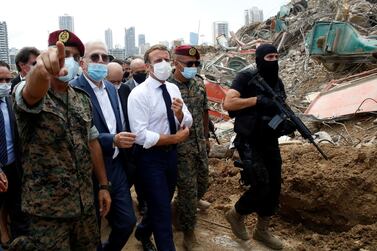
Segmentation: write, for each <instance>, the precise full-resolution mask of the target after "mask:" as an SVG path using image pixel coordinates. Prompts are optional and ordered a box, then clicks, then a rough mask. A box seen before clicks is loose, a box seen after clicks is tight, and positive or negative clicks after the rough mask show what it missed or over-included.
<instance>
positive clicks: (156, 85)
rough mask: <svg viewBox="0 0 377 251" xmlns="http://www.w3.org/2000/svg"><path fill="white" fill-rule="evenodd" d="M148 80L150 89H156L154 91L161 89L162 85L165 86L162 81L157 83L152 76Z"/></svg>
mask: <svg viewBox="0 0 377 251" xmlns="http://www.w3.org/2000/svg"><path fill="white" fill-rule="evenodd" d="M147 80H148V85H149V86H150V87H152V88H154V89H157V88H159V87H160V86H161V85H163V84H161V82H160V81H157V80H156V79H154V78H152V77H151V76H149V77H148V79H147ZM164 84H166V81H165V83H164Z"/></svg>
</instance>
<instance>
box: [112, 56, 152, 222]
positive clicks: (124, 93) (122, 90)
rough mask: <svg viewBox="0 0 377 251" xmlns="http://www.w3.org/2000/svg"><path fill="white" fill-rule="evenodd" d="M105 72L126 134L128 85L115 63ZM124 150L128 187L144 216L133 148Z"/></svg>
mask: <svg viewBox="0 0 377 251" xmlns="http://www.w3.org/2000/svg"><path fill="white" fill-rule="evenodd" d="M132 62H133V61H132ZM132 62H131V64H132ZM143 62H144V60H143ZM107 70H108V73H107V77H106V79H107V80H108V81H109V82H110V83H112V84H113V85H114V87H115V88H116V89H118V96H119V100H120V104H121V107H122V110H123V116H124V121H125V125H124V128H126V131H127V132H131V129H130V124H129V121H128V113H127V100H128V95H129V94H130V92H131V88H130V87H129V86H128V85H126V84H124V83H122V78H123V70H122V66H121V65H120V64H119V63H116V62H111V63H109V64H108V65H107ZM131 80H132V79H130V80H129V81H131ZM129 81H128V82H129ZM125 150H126V155H127V163H126V173H127V179H128V182H129V185H130V187H131V186H132V185H135V191H136V194H137V200H138V210H139V212H140V214H141V215H144V214H145V212H146V211H147V204H146V203H145V200H144V198H143V195H142V191H141V188H140V186H139V183H140V182H136V180H135V178H136V175H135V173H136V159H135V156H134V154H133V152H134V148H130V149H125Z"/></svg>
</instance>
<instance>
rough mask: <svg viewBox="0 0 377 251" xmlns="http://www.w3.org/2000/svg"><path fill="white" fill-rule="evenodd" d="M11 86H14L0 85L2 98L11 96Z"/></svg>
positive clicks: (9, 84) (8, 84)
mask: <svg viewBox="0 0 377 251" xmlns="http://www.w3.org/2000/svg"><path fill="white" fill-rule="evenodd" d="M11 86H12V83H2V84H0V98H3V97H7V96H9V94H10V88H11Z"/></svg>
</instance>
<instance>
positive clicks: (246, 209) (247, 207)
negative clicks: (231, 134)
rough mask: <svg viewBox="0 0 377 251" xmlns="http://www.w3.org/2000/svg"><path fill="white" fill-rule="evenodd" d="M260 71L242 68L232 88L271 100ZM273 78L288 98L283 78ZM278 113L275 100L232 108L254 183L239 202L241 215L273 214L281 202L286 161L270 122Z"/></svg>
mask: <svg viewBox="0 0 377 251" xmlns="http://www.w3.org/2000/svg"><path fill="white" fill-rule="evenodd" d="M259 74H260V73H259V72H258V70H247V71H243V72H240V73H239V74H238V75H237V76H236V78H235V79H234V81H233V84H232V87H231V88H232V89H234V90H237V91H238V92H239V93H240V94H241V96H240V97H241V98H249V97H256V96H261V97H263V98H264V99H267V100H268V98H267V97H266V96H264V95H267V94H266V93H263V92H262V91H261V89H260V88H259V87H258V81H259V80H258V75H259ZM273 82H274V84H271V81H269V82H268V83H269V85H270V86H271V87H272V88H273V90H274V91H275V92H276V93H277V94H278V95H279V96H281V98H282V99H286V94H285V90H284V86H283V83H282V81H281V80H280V79H279V78H277V79H276V82H275V81H273ZM278 113H279V109H278V107H277V106H275V104H274V103H273V102H272V100H270V102H263V105H262V102H261V103H260V104H258V102H257V105H256V106H253V107H248V108H245V109H242V110H239V111H235V112H230V115H231V116H232V117H235V125H234V131H235V132H236V133H237V137H236V140H235V145H236V148H237V150H238V152H239V154H240V158H241V160H242V162H243V165H244V170H245V172H246V177H247V178H248V180H249V182H250V185H251V186H250V188H249V190H248V191H246V192H245V193H244V194H243V195H242V196H241V198H240V199H239V200H238V201H237V203H236V205H235V208H236V211H237V212H238V213H239V214H241V215H246V214H250V213H253V212H256V213H258V215H259V216H262V217H264V216H271V215H273V214H274V212H275V210H276V209H277V207H278V205H279V195H280V188H281V165H282V160H281V156H280V149H279V145H278V137H279V136H280V134H279V132H278V130H273V129H272V128H270V127H269V126H268V123H269V122H270V121H271V119H272V118H273V117H274V116H275V115H277V114H278Z"/></svg>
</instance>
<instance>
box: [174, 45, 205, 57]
mask: <svg viewBox="0 0 377 251" xmlns="http://www.w3.org/2000/svg"><path fill="white" fill-rule="evenodd" d="M174 54H176V55H183V56H190V57H195V58H196V59H200V54H199V51H198V50H197V49H196V48H195V47H193V46H191V45H181V46H177V47H175V49H174Z"/></svg>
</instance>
